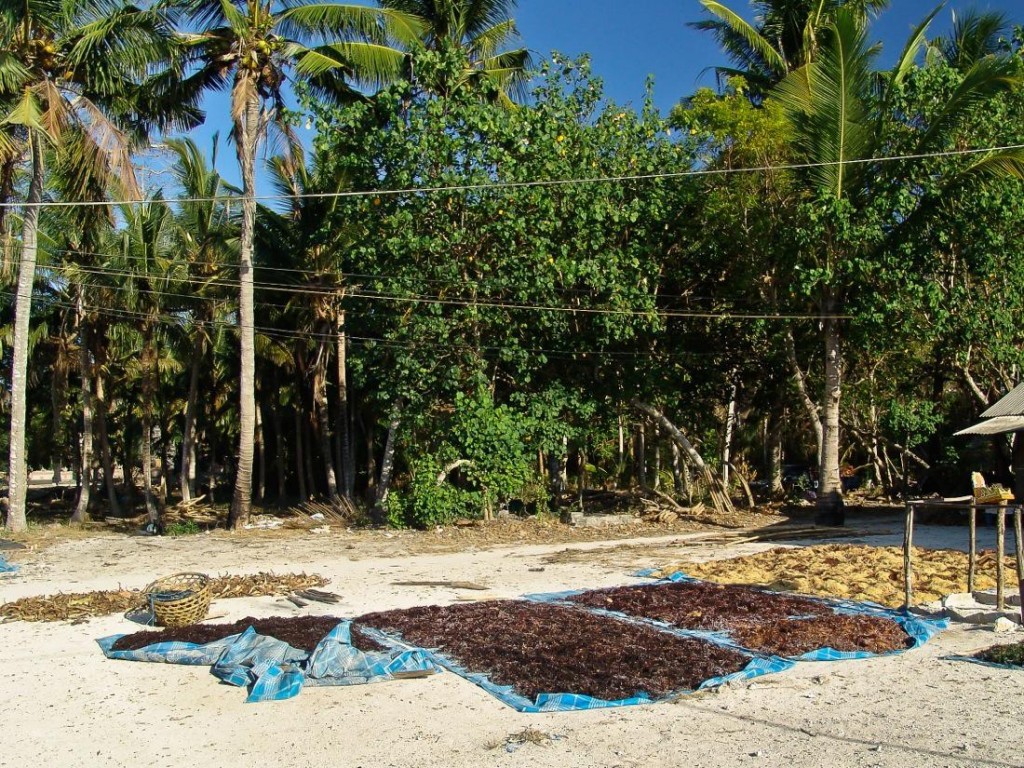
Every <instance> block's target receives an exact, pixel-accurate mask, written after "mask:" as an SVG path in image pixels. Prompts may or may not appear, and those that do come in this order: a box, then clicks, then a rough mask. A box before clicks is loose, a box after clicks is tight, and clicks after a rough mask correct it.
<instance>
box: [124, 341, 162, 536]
mask: <svg viewBox="0 0 1024 768" xmlns="http://www.w3.org/2000/svg"><path fill="white" fill-rule="evenodd" d="M143 344H144V347H143V350H142V362H143V372H142V376H143V380H142V493H143V496H144V497H145V500H146V515H147V517H148V518H149V522H150V523H153V524H154V525H159V524H160V510H159V509H158V508H157V506H156V500H155V499H154V498H153V400H154V399H155V398H156V371H155V368H156V350H155V349H154V342H153V325H152V323H147V325H146V330H145V332H144V341H143ZM125 471H126V472H127V471H128V465H127V464H126V465H125Z"/></svg>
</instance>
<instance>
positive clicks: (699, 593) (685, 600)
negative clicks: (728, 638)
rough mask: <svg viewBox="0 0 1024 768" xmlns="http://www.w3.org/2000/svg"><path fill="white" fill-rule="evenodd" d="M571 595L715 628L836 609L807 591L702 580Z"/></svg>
mask: <svg viewBox="0 0 1024 768" xmlns="http://www.w3.org/2000/svg"><path fill="white" fill-rule="evenodd" d="M566 599H567V600H568V601H570V602H573V603H577V604H579V605H585V606H587V607H590V608H600V609H602V610H606V611H615V612H617V613H624V614H626V615H629V616H637V617H641V618H645V619H653V620H655V621H662V622H665V623H666V624H671V625H673V626H676V627H679V628H680V629H695V630H707V631H712V632H717V631H723V630H731V629H734V628H736V627H741V626H745V625H750V624H763V623H764V622H768V621H777V620H780V619H787V618H789V617H792V616H826V615H829V614H831V613H832V610H831V608H829V607H828V606H827V605H825V604H823V603H821V602H820V601H817V600H811V599H809V598H806V597H797V596H792V595H780V594H777V593H773V592H766V591H764V590H761V589H754V588H752V587H739V586H727V585H723V584H711V583H708V582H699V581H676V582H660V583H657V584H649V585H648V584H644V585H640V586H629V587H612V588H609V589H594V590H590V591H589V592H581V593H579V594H575V595H570V596H568V597H567V598H566Z"/></svg>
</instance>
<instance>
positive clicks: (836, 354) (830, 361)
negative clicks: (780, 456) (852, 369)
mask: <svg viewBox="0 0 1024 768" xmlns="http://www.w3.org/2000/svg"><path fill="white" fill-rule="evenodd" d="M833 311H834V305H833V302H831V301H830V302H826V304H825V315H826V319H825V320H824V340H825V391H824V396H823V398H822V403H823V409H822V410H823V413H822V425H821V426H822V443H821V465H820V467H819V471H818V503H817V515H816V517H815V522H817V523H818V524H819V525H843V523H844V522H845V515H844V513H843V488H842V483H841V480H840V478H839V405H840V400H841V395H842V375H843V359H842V340H841V338H840V332H839V321H837V320H834V319H831V315H832V314H833Z"/></svg>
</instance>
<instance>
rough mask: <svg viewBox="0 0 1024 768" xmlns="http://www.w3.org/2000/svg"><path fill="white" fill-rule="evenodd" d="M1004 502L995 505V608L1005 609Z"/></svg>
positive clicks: (998, 609)
mask: <svg viewBox="0 0 1024 768" xmlns="http://www.w3.org/2000/svg"><path fill="white" fill-rule="evenodd" d="M1005 557H1006V502H1005V501H1000V502H999V506H997V507H996V610H997V611H1003V610H1006V573H1005V571H1006V568H1005V564H1004V563H1003V558H1005Z"/></svg>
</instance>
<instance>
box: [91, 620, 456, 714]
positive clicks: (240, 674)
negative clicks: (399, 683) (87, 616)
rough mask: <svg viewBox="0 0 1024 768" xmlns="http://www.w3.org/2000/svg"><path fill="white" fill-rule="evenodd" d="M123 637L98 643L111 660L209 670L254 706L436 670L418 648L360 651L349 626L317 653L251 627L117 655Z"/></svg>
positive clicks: (329, 637)
mask: <svg viewBox="0 0 1024 768" xmlns="http://www.w3.org/2000/svg"><path fill="white" fill-rule="evenodd" d="M121 637H123V635H112V636H111V637H105V638H102V639H101V640H98V641H97V642H98V643H99V646H100V648H101V649H102V650H103V653H104V654H106V656H107V658H111V659H122V660H129V661H155V662H164V663H168V664H192V665H200V666H209V667H211V672H212V673H213V674H214V675H215V676H216V677H217V678H218V679H220V680H222V681H223V682H225V683H228V684H229V685H234V686H238V687H240V688H247V689H248V690H249V696H248V698H247V699H246V701H249V702H257V701H282V700H284V699H290V698H292V697H293V696H297V695H298V694H299V692H300V691H301V690H302V688H303V687H304V686H306V685H359V684H363V683H372V682H378V681H384V680H390V679H393V678H394V677H395V676H396V675H409V674H411V673H424V674H429V673H432V672H435V671H437V667H436V665H435V664H434V662H433V660H432V658H431V656H430V654H428V653H426V652H425V651H422V650H419V649H395V650H388V651H383V652H364V651H360V650H359V649H358V648H355V647H354V646H353V645H352V638H351V622H349V621H343V622H341V623H340V624H339V625H338V626H337V627H335V628H334V629H332V630H331V631H330V632H329V633H328V634H327V635H326V637H324V639H323V640H321V641H320V642H319V644H318V645H317V646H316V648H314V649H313V652H312V653H307V652H306V651H303V650H300V649H298V648H292V647H291V646H290V645H288V644H287V643H285V642H282V641H281V640H277V639H275V638H272V637H265V636H263V635H259V634H257V633H256V631H255V630H254V629H253V628H252V627H249V628H248V629H247V630H246V631H245V632H242V633H241V634H237V635H232V636H230V637H226V638H224V639H223V640H219V641H217V642H213V643H208V644H206V645H196V644H194V643H183V642H167V643H154V644H153V645H148V646H146V647H145V648H141V649H139V650H134V651H115V650H113V645H114V643H116V642H117V640H118V639H120V638H121Z"/></svg>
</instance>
